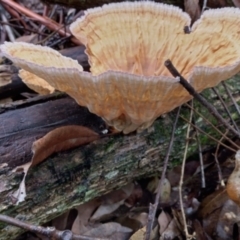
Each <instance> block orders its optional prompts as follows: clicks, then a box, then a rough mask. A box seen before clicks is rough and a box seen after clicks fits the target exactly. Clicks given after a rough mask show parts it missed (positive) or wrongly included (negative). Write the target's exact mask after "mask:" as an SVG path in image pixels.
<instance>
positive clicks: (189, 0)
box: [184, 0, 201, 23]
mask: <svg viewBox="0 0 240 240" xmlns="http://www.w3.org/2000/svg"><path fill="white" fill-rule="evenodd" d="M184 7H185V12H187V13H188V14H189V15H190V17H191V19H192V23H194V22H195V21H196V20H197V19H198V18H199V17H200V15H201V10H200V6H199V0H184Z"/></svg>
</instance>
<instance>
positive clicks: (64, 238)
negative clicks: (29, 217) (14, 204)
mask: <svg viewBox="0 0 240 240" xmlns="http://www.w3.org/2000/svg"><path fill="white" fill-rule="evenodd" d="M0 221H2V222H5V223H8V224H10V225H13V226H16V227H20V228H23V229H25V230H27V231H30V232H33V233H37V234H41V235H42V236H45V237H48V238H49V239H53V240H109V239H107V238H93V237H88V236H82V235H75V234H73V233H72V232H71V231H70V230H65V231H59V230H56V228H55V227H41V226H36V225H33V224H31V223H27V222H22V221H20V220H18V219H16V218H12V217H8V216H6V215H2V214H0Z"/></svg>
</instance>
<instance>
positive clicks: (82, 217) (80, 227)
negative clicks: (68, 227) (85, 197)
mask: <svg viewBox="0 0 240 240" xmlns="http://www.w3.org/2000/svg"><path fill="white" fill-rule="evenodd" d="M100 204H101V201H100V200H99V199H93V200H91V201H89V202H86V203H84V204H81V205H79V206H78V207H76V209H77V210H78V216H77V218H76V219H75V221H74V223H73V226H72V232H73V233H75V234H82V233H84V232H85V231H87V230H88V227H87V225H88V222H89V219H90V217H91V216H92V213H93V212H94V210H95V209H96V208H97V207H99V205H100Z"/></svg>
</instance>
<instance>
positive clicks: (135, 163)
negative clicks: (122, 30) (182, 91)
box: [0, 78, 240, 239]
mask: <svg viewBox="0 0 240 240" xmlns="http://www.w3.org/2000/svg"><path fill="white" fill-rule="evenodd" d="M238 79H239V78H234V79H232V80H230V81H228V85H229V86H230V87H232V92H233V94H235V95H234V96H235V98H236V99H237V98H238V96H237V94H238V92H239V90H240V83H239V81H238ZM219 91H220V92H222V96H223V97H224V98H225V101H226V102H227V103H229V101H228V98H227V96H226V94H225V93H224V91H223V89H222V88H221V87H220V88H219ZM204 95H206V96H208V99H209V101H210V102H214V103H215V106H216V107H217V108H218V110H219V111H220V112H221V113H222V114H223V115H225V112H224V111H223V108H222V106H221V105H220V104H219V101H217V99H216V96H215V95H214V94H212V91H211V90H207V91H205V93H204ZM231 105H232V104H230V103H229V109H230V111H231V113H232V115H233V117H235V118H237V117H238V116H237V114H236V110H235V108H232V107H231ZM195 108H196V109H198V110H201V112H202V113H203V114H204V115H205V116H207V118H208V119H209V120H211V121H212V122H213V123H214V124H215V125H216V126H218V125H219V124H218V123H217V122H216V121H215V120H214V119H213V118H212V117H211V116H210V114H209V113H208V112H207V111H206V110H205V109H203V108H201V106H199V105H198V104H197V103H196V104H195ZM2 111H4V112H2V114H1V115H0V122H1V126H0V141H1V142H0V146H1V147H0V155H1V168H0V193H1V194H0V213H2V214H6V215H8V216H14V217H16V218H19V219H22V220H24V221H29V222H31V223H34V224H43V223H46V222H48V221H49V220H51V219H53V218H55V217H56V216H58V215H60V214H62V213H64V212H65V211H67V210H68V209H71V208H73V207H74V206H77V205H79V204H81V203H83V202H86V201H88V200H90V199H93V198H95V197H99V196H102V195H103V194H106V193H108V192H110V191H111V190H113V189H117V188H120V187H122V186H124V185H125V184H127V183H129V182H132V181H135V180H138V179H142V178H144V177H149V176H151V175H154V174H159V173H160V172H161V168H162V164H163V160H164V157H165V154H166V149H167V147H168V142H169V139H170V135H171V127H172V123H173V122H174V120H175V111H173V112H171V113H169V114H167V115H165V116H163V117H161V118H159V119H158V120H157V121H155V123H154V124H153V126H152V127H151V128H150V129H148V130H145V131H143V132H142V133H132V134H130V135H122V134H118V135H115V136H106V137H104V138H102V139H100V140H98V141H96V142H93V143H91V144H88V145H86V146H81V147H78V148H76V149H74V150H71V151H67V152H62V153H58V154H55V155H53V156H51V157H49V158H48V159H46V160H45V161H44V162H43V163H41V164H40V165H38V166H36V167H33V168H32V169H30V171H29V174H28V176H27V179H26V186H27V199H26V201H24V202H23V203H21V204H19V205H18V206H14V205H13V204H12V199H11V193H12V192H13V191H15V190H16V189H17V188H18V186H19V183H20V181H21V178H22V174H21V173H12V174H10V173H11V169H12V168H13V167H14V166H16V165H19V164H23V163H24V162H25V161H27V160H29V159H30V158H31V143H32V141H34V140H35V139H37V138H39V137H41V136H43V135H44V134H46V133H47V132H48V131H50V130H51V129H54V128H56V127H57V126H62V125H67V124H79V125H85V126H88V127H90V128H92V129H94V130H95V131H98V132H100V131H101V130H102V129H104V124H103V122H102V121H101V119H99V118H98V117H96V116H95V115H93V114H91V113H89V112H88V111H87V110H86V109H85V108H82V107H79V106H77V104H76V103H75V102H74V101H73V100H72V99H70V98H68V97H66V96H62V95H53V96H51V97H45V98H42V97H41V98H37V99H34V100H31V101H29V102H28V101H27V102H25V103H24V104H15V105H14V106H12V107H9V106H8V107H6V106H5V108H2ZM181 115H182V116H184V117H186V118H188V116H189V109H188V108H183V109H182V111H181ZM195 121H196V123H197V125H198V126H199V127H201V128H202V129H204V131H206V132H208V133H209V134H210V135H212V136H215V137H216V138H218V139H219V138H220V136H219V134H217V133H216V132H215V131H214V130H213V129H212V128H211V127H210V126H208V124H207V123H206V122H205V121H203V120H202V119H201V118H200V117H198V116H197V115H195ZM219 129H221V126H220V125H219ZM224 131H225V130H224ZM185 134H186V123H185V122H184V121H183V120H181V119H180V120H179V122H178V126H177V130H176V132H175V141H174V146H173V150H172V152H171V155H170V166H169V167H170V168H171V167H172V166H174V165H176V164H177V163H180V162H181V159H182V156H183V151H184V147H185V140H184V139H185ZM192 137H193V138H192V140H191V144H190V148H189V151H188V155H190V154H192V153H194V152H196V151H197V144H196V141H195V140H194V133H193V135H192ZM200 139H201V143H202V147H203V148H204V149H206V148H208V147H209V146H213V145H216V143H215V142H213V141H211V140H209V138H208V137H207V136H206V135H204V134H200ZM21 232H23V230H21V229H19V228H16V227H11V226H7V225H6V224H3V223H0V239H14V238H15V237H16V236H17V235H19V234H20V233H21Z"/></svg>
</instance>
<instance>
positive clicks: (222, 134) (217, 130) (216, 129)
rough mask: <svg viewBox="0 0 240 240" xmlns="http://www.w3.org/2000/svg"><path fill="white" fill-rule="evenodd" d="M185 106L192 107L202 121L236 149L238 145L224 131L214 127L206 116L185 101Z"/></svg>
mask: <svg viewBox="0 0 240 240" xmlns="http://www.w3.org/2000/svg"><path fill="white" fill-rule="evenodd" d="M185 105H186V106H188V107H189V108H190V109H192V110H193V111H194V112H195V113H197V114H198V115H199V116H200V117H201V118H202V119H203V120H204V121H206V122H207V123H208V124H209V125H210V126H211V127H212V128H213V129H214V130H215V131H216V132H218V133H219V134H220V135H221V136H224V137H225V139H226V140H228V141H229V142H230V143H231V144H232V145H233V146H235V147H236V148H237V149H238V148H239V146H238V145H237V144H236V143H235V142H233V141H232V139H231V138H229V137H228V136H225V133H223V132H221V131H220V130H219V129H218V128H216V127H215V126H214V125H213V124H212V123H211V122H210V121H209V120H208V119H207V118H205V117H204V116H203V115H202V114H201V113H200V112H198V111H197V110H196V109H195V108H192V107H191V106H190V105H189V104H188V103H185Z"/></svg>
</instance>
